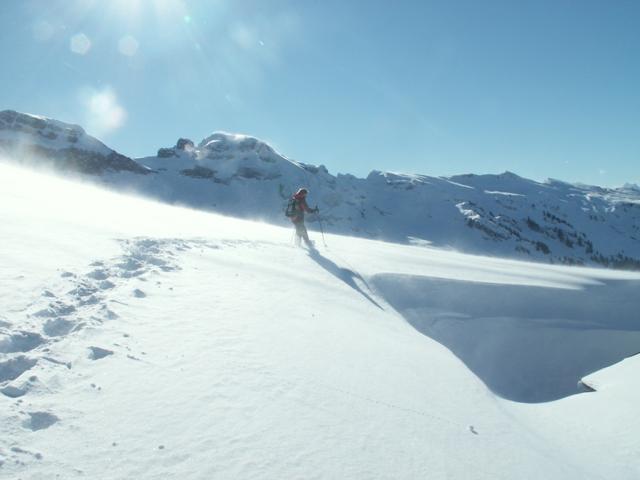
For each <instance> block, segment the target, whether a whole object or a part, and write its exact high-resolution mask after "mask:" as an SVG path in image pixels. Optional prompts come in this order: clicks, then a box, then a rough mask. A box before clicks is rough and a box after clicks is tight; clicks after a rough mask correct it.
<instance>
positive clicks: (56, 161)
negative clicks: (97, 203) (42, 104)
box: [0, 110, 146, 174]
mask: <svg viewBox="0 0 640 480" xmlns="http://www.w3.org/2000/svg"><path fill="white" fill-rule="evenodd" d="M0 149H2V150H3V151H5V152H6V153H7V154H10V155H11V156H12V157H14V158H18V159H20V161H22V162H23V163H30V164H33V163H38V164H47V165H50V166H54V167H56V168H60V169H66V170H69V171H75V172H81V173H94V174H95V173H102V172H104V171H106V170H112V171H122V170H125V171H131V172H135V173H146V170H145V169H144V168H142V167H141V166H140V165H138V164H137V163H135V162H134V161H133V160H131V159H130V158H128V157H125V156H124V155H121V154H119V153H118V152H116V151H115V150H113V149H111V148H109V147H107V146H106V145H105V144H104V143H102V142H101V141H100V140H98V139H97V138H95V137H92V136H91V135H88V134H87V133H86V132H85V131H84V129H83V128H82V127H80V126H79V125H74V124H70V123H65V122H61V121H59V120H54V119H52V118H46V117H42V116H38V115H31V114H27V113H20V112H15V111H13V110H3V111H1V112H0Z"/></svg>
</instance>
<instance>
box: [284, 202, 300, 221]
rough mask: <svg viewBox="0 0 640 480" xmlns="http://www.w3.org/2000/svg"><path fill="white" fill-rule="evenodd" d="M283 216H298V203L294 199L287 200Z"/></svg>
mask: <svg viewBox="0 0 640 480" xmlns="http://www.w3.org/2000/svg"><path fill="white" fill-rule="evenodd" d="M284 214H285V215H286V216H287V217H289V218H291V217H296V216H298V201H297V200H296V199H295V198H291V199H289V203H287V209H286V210H285V211H284Z"/></svg>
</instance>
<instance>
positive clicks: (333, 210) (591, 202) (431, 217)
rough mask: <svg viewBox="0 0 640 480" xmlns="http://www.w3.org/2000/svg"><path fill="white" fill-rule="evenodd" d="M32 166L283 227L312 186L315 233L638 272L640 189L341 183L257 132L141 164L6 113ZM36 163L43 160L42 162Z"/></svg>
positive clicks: (5, 132)
mask: <svg viewBox="0 0 640 480" xmlns="http://www.w3.org/2000/svg"><path fill="white" fill-rule="evenodd" d="M3 148H4V149H5V150H6V151H7V152H8V153H12V154H13V157H14V159H17V160H19V161H20V162H22V163H31V164H36V165H46V166H47V167H49V168H54V169H56V170H58V171H60V172H61V173H63V174H64V175H78V174H81V175H83V176H84V178H85V179H90V180H92V181H94V182H98V183H100V184H103V185H105V186H108V187H109V188H112V189H116V190H119V191H129V192H135V193H136V194H141V195H145V196H148V197H151V198H154V199H157V200H161V201H163V202H167V203H171V204H175V205H182V206H188V207H191V208H197V209H203V210H208V211H215V212H217V213H222V214H225V215H233V216H236V217H241V218H250V219H261V220H264V221H268V222H270V223H273V224H276V225H281V226H285V225H287V224H288V219H286V218H285V216H284V215H283V210H284V207H285V206H286V203H287V201H288V199H289V198H290V196H291V194H292V193H293V192H295V191H296V190H297V189H298V188H299V187H300V186H305V187H307V188H308V189H310V191H311V194H310V196H309V199H310V201H311V202H312V205H314V206H315V205H316V204H317V205H318V206H319V208H320V214H319V215H315V216H312V217H311V218H309V220H310V221H311V222H312V225H314V227H315V229H317V230H318V229H321V228H322V229H324V230H326V231H329V232H332V233H341V234H348V235H356V236H360V237H365V238H374V239H379V240H386V241H393V242H399V243H411V244H414V245H417V244H419V243H425V242H426V243H427V244H431V245H434V246H439V247H442V248H448V249H453V250H458V251H465V252H468V253H476V254H484V255H494V256H498V257H509V258H520V259H525V260H534V261H542V262H546V263H555V264H570V265H575V264H578V265H599V266H605V267H613V268H620V269H633V270H640V190H638V188H637V186H634V185H629V184H628V185H625V186H624V187H622V188H617V189H611V188H602V187H597V186H589V185H572V184H569V183H567V182H563V181H560V180H548V181H546V182H536V181H532V180H528V179H525V178H522V177H519V176H518V175H516V174H514V173H511V172H504V173H502V174H499V175H471V174H467V175H456V176H453V177H450V178H443V177H430V176H427V175H417V174H402V173H393V172H380V171H372V172H371V173H370V174H369V175H368V176H367V178H356V177H354V176H353V175H348V174H346V175H341V174H338V175H335V176H334V175H332V174H330V173H329V172H328V171H327V169H326V168H325V167H324V166H322V165H320V166H314V165H307V164H304V163H300V162H297V161H294V160H291V159H289V158H287V157H286V156H285V155H284V154H282V153H279V152H277V151H275V150H274V149H273V148H272V147H271V146H269V145H268V144H267V143H266V142H264V141H262V140H259V139H257V138H255V137H251V136H248V135H238V134H231V133H224V132H216V133H213V134H211V135H209V136H207V137H206V138H204V139H203V140H202V141H201V142H199V143H194V142H193V141H191V140H189V139H187V138H180V139H178V141H177V142H176V144H175V145H174V146H173V147H166V148H160V149H159V150H158V152H157V154H155V155H152V156H148V157H144V158H139V159H137V160H135V161H134V160H132V159H130V158H128V157H126V156H124V155H121V154H119V153H118V152H115V151H114V150H112V149H110V148H108V147H107V146H105V145H104V144H102V143H101V142H100V141H98V140H97V139H95V138H93V137H90V136H89V135H87V134H86V133H85V132H84V131H83V130H82V129H81V128H80V127H78V126H75V125H70V124H65V123H63V122H60V121H57V120H53V119H47V118H44V117H37V116H34V115H28V114H21V113H17V112H14V111H10V110H6V111H2V112H0V149H3ZM31 157H35V158H37V161H36V160H35V159H32V158H31Z"/></svg>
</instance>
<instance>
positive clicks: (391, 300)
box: [0, 164, 640, 479]
mask: <svg viewBox="0 0 640 480" xmlns="http://www.w3.org/2000/svg"><path fill="white" fill-rule="evenodd" d="M0 195H1V196H2V198H1V201H0V224H1V225H2V229H1V230H0V235H1V237H0V242H1V244H2V246H3V255H2V258H1V262H2V268H1V269H0V302H1V303H0V304H1V305H2V310H1V311H0V322H2V323H0V329H1V336H0V391H1V392H2V395H0V478H7V479H8V478H21V479H41V478H65V479H72V478H87V477H90V478H105V479H123V478H137V479H168V478H189V479H210V478H216V479H226V478H228V479H236V478H243V479H251V478H256V479H258V478H259V479H272V478H305V479H307V478H309V479H313V478H317V479H334V478H357V479H387V478H398V479H414V478H434V479H445V478H447V479H468V478H474V479H513V478H518V479H540V478H544V479H568V478H584V479H604V478H606V479H610V478H616V479H636V478H638V476H639V475H640V460H638V459H639V458H640V457H639V456H638V452H639V450H640V439H638V436H637V431H638V428H639V427H640V420H639V419H638V416H637V415H636V414H635V412H636V411H637V404H638V400H639V399H640V398H639V396H640V388H638V385H637V382H636V381H635V380H636V378H637V375H638V369H639V368H640V365H639V364H638V358H639V357H638V356H635V357H631V358H629V359H627V360H624V361H623V362H621V363H618V364H615V365H614V366H613V367H610V368H605V369H604V370H601V371H598V372H596V373H594V374H592V375H589V376H587V377H586V378H585V384H587V385H590V386H591V387H592V388H595V389H596V390H597V391H596V392H592V393H581V394H580V393H578V388H577V386H576V385H575V384H576V383H577V381H578V380H579V378H580V375H583V374H585V373H587V372H586V371H585V368H586V369H587V370H589V369H593V368H594V367H595V368H602V367H607V366H608V365H610V364H611V363H613V362H617V361H619V360H622V359H623V358H625V357H626V356H628V355H629V352H631V351H632V350H633V349H632V348H630V345H631V343H633V342H635V339H637V332H638V330H639V325H638V318H637V316H635V317H634V316H633V315H631V314H630V312H631V311H633V309H635V310H636V311H637V310H638V308H637V307H638V306H639V305H638V300H637V296H635V297H634V296H633V295H628V293H629V291H630V289H632V288H635V289H636V290H635V291H637V287H638V285H639V284H640V275H638V274H634V273H622V272H615V271H610V270H598V269H586V268H576V267H560V266H551V265H543V264H532V263H524V262H517V261H512V260H499V259H495V258H488V257H476V256H470V255H463V254H460V253H455V252H450V251H443V250H438V249H435V248H429V247H417V246H409V245H398V244H389V243H383V242H378V241H373V240H366V239H358V238H348V237H340V236H336V235H326V244H327V245H328V246H327V247H325V246H324V245H322V241H321V237H320V236H318V235H313V236H314V238H315V240H316V241H317V242H318V243H319V244H320V245H321V246H320V248H319V251H318V252H317V253H309V252H307V251H306V250H303V249H298V248H295V247H293V246H292V245H291V231H290V229H283V228H279V227H276V226H271V225H268V224H262V223H257V222H249V221H244V220H238V219H232V218H227V217H223V216H220V215H215V214H211V213H204V212H198V211H193V210H187V209H182V208H176V207H170V206H166V205H162V204H156V203H152V202H149V201H147V200H143V199H140V198H133V197H126V196H122V195H116V194H114V193H109V192H106V191H101V190H97V189H96V188H95V187H91V186H88V185H79V184H74V183H71V182H69V181H64V180H61V179H56V178H51V177H47V176H42V175H37V174H35V173H33V172H29V171H25V170H20V169H17V168H14V167H9V166H7V165H6V164H0ZM590 298H594V299H596V300H597V301H596V300H594V301H593V303H592V305H591V306H598V308H599V310H598V312H597V313H593V314H590V315H588V316H586V317H585V316H584V315H583V313H584V311H585V308H584V306H583V305H582V302H588V301H589V299H590ZM503 325H505V326H506V328H504V329H502V328H501V327H502V326H503ZM465 326H466V328H464V327H465ZM498 327H500V328H498ZM498 330H503V331H505V332H506V333H505V334H504V335H505V336H506V335H509V336H510V337H511V338H505V337H503V341H504V344H503V347H504V345H506V344H508V343H509V342H510V341H511V339H512V338H518V337H523V336H526V334H528V333H529V332H532V336H531V339H530V341H529V343H527V342H526V341H524V340H523V339H522V338H520V339H519V344H518V345H517V348H511V349H507V348H502V349H501V348H498V347H496V343H499V342H498V339H496V337H499V335H493V334H495V333H496V332H497V331H498ZM536 331H537V332H536ZM555 331H557V332H558V334H559V338H561V339H562V341H561V342H554V339H556V336H555V335H554V332H555ZM615 332H620V333H623V334H624V335H621V336H616V335H615ZM431 337H434V338H436V339H437V340H438V341H440V342H442V343H438V341H435V340H433V339H432V338H431ZM585 338H586V339H589V343H588V344H587V348H588V352H592V348H593V347H594V345H595V344H596V343H599V345H600V348H601V349H603V351H606V355H605V354H603V355H600V356H597V355H596V356H597V357H598V358H597V359H596V361H594V362H591V363H589V364H588V365H586V367H585V366H584V365H583V364H582V360H581V359H580V358H574V357H575V355H573V356H572V354H573V352H574V351H576V350H580V349H583V348H584V345H583V342H584V341H585ZM598 339H600V342H597V340H598ZM628 339H633V341H630V340H628ZM636 345H637V346H639V347H640V345H638V344H636ZM447 347H449V348H447ZM638 350H640V348H638ZM550 352H551V353H550ZM520 353H522V355H523V356H524V357H527V358H529V359H532V361H540V360H542V359H543V358H544V357H546V356H547V355H549V354H551V355H553V357H552V358H553V362H552V365H549V366H548V369H544V368H542V367H541V370H539V371H538V370H535V369H527V368H526V367H527V365H526V364H525V362H524V361H523V358H520V357H519V354H520ZM592 353H595V352H592ZM481 354H485V355H493V356H494V358H493V362H494V364H496V365H499V366H501V367H502V366H503V365H504V364H507V363H511V362H514V357H519V358H516V359H515V363H516V364H517V366H519V368H521V369H522V370H521V371H520V373H519V375H517V376H519V379H520V380H521V381H522V383H523V384H525V385H526V388H521V389H517V392H516V393H517V395H521V396H523V398H521V399H522V400H525V401H529V402H539V401H541V400H546V399H548V398H551V397H553V398H558V400H555V401H550V402H545V403H515V402H512V401H510V400H507V399H505V398H503V397H504V396H508V394H509V393H511V394H513V391H508V392H504V391H502V390H503V385H502V384H500V382H499V381H498V380H500V379H501V378H503V375H506V376H508V375H510V373H509V372H506V371H504V372H502V373H500V372H495V371H491V374H490V375H487V374H486V368H485V365H482V364H480V365H479V364H478V362H479V361H480V360H481V357H482V355H481ZM456 355H457V356H456ZM498 356H500V357H501V358H496V357H498ZM585 357H588V358H587V360H589V361H591V357H592V355H591V354H588V355H586V354H585ZM500 364H502V365H500ZM583 367H584V368H583ZM554 369H555V370H559V371H560V372H561V374H560V375H558V376H557V378H555V379H554V380H553V381H550V382H548V381H547V377H553V376H554V375H553V372H554ZM489 370H491V369H489ZM503 370H507V369H506V367H505V368H503ZM474 372H475V373H474ZM571 375H574V377H573V378H571ZM568 383H571V384H573V385H574V386H575V389H574V390H573V391H570V389H568V388H567V385H568ZM488 387H490V388H488ZM539 391H542V392H543V393H544V395H543V396H542V397H544V398H539V397H538V395H537V393H536V392H539ZM494 392H497V393H494ZM498 394H501V395H502V396H501V395H498ZM551 394H553V395H551ZM571 394H572V395H571ZM567 395H569V396H567ZM560 397H563V398H560Z"/></svg>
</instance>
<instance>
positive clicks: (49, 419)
mask: <svg viewBox="0 0 640 480" xmlns="http://www.w3.org/2000/svg"><path fill="white" fill-rule="evenodd" d="M27 413H28V415H29V418H28V419H26V420H25V421H24V422H22V426H23V427H24V428H28V429H29V430H32V431H34V432H35V431H36V430H44V429H45V428H49V427H50V426H51V425H54V424H55V423H58V422H59V421H60V419H59V418H58V417H56V416H55V415H53V414H52V413H49V412H27Z"/></svg>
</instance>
